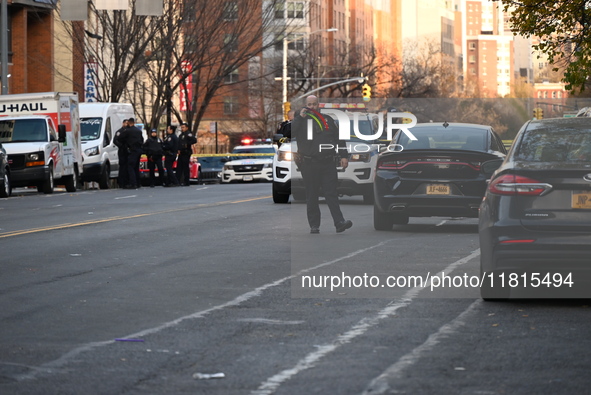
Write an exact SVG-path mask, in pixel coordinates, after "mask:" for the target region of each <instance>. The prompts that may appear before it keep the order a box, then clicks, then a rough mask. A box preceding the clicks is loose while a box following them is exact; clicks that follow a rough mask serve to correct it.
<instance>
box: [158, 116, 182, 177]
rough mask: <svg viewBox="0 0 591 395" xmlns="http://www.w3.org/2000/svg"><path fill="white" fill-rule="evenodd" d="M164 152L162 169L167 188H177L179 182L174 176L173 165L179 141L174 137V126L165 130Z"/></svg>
mask: <svg viewBox="0 0 591 395" xmlns="http://www.w3.org/2000/svg"><path fill="white" fill-rule="evenodd" d="M162 149H163V150H164V167H166V185H165V186H167V187H178V186H179V181H178V179H177V178H176V175H175V174H174V168H173V164H174V161H175V160H176V156H177V153H178V150H179V139H178V137H177V135H176V126H173V125H170V126H169V127H167V128H166V137H165V138H164V142H163V143H162Z"/></svg>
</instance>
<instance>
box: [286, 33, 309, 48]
mask: <svg viewBox="0 0 591 395" xmlns="http://www.w3.org/2000/svg"><path fill="white" fill-rule="evenodd" d="M304 36H305V35H304V34H293V35H291V36H290V38H289V42H288V43H287V49H293V50H297V51H303V50H304V48H305V47H306V45H305V41H306V40H305V39H304V38H303V37H304Z"/></svg>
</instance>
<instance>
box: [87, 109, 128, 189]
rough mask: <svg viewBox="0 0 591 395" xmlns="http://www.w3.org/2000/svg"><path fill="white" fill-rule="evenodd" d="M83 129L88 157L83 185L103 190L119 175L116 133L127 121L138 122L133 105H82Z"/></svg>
mask: <svg viewBox="0 0 591 395" xmlns="http://www.w3.org/2000/svg"><path fill="white" fill-rule="evenodd" d="M79 107H80V129H81V138H82V152H83V155H84V173H83V174H84V175H83V177H82V181H85V182H98V184H99V187H100V188H101V189H107V188H109V186H110V180H111V179H112V178H117V176H118V175H119V158H118V156H117V150H118V148H117V146H116V145H115V144H114V143H113V137H114V136H115V132H116V131H117V130H119V129H120V128H121V126H122V125H123V120H124V119H129V118H134V113H133V107H132V106H131V104H129V103H80V105H79Z"/></svg>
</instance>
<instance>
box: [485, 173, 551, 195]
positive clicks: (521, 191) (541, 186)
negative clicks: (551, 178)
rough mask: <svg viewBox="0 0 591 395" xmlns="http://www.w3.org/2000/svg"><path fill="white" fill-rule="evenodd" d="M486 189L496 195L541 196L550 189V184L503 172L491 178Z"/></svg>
mask: <svg viewBox="0 0 591 395" xmlns="http://www.w3.org/2000/svg"><path fill="white" fill-rule="evenodd" d="M488 190H489V191H490V192H491V193H494V194H497V195H525V196H542V195H544V194H546V193H548V192H550V190H552V185H550V184H547V183H544V182H540V181H537V180H534V179H531V178H528V177H523V176H518V175H515V174H504V175H502V176H500V177H498V178H495V179H494V180H492V181H491V183H490V184H489V186H488Z"/></svg>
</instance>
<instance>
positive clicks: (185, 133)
mask: <svg viewBox="0 0 591 395" xmlns="http://www.w3.org/2000/svg"><path fill="white" fill-rule="evenodd" d="M196 142H197V139H196V138H195V135H194V134H193V133H191V131H190V130H189V125H188V124H187V123H186V122H183V123H182V124H181V135H180V136H179V158H178V161H177V164H176V169H177V172H178V179H179V182H180V183H181V185H182V186H189V185H191V183H190V178H191V170H190V166H191V154H192V153H193V148H192V146H193V144H195V143H196Z"/></svg>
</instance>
